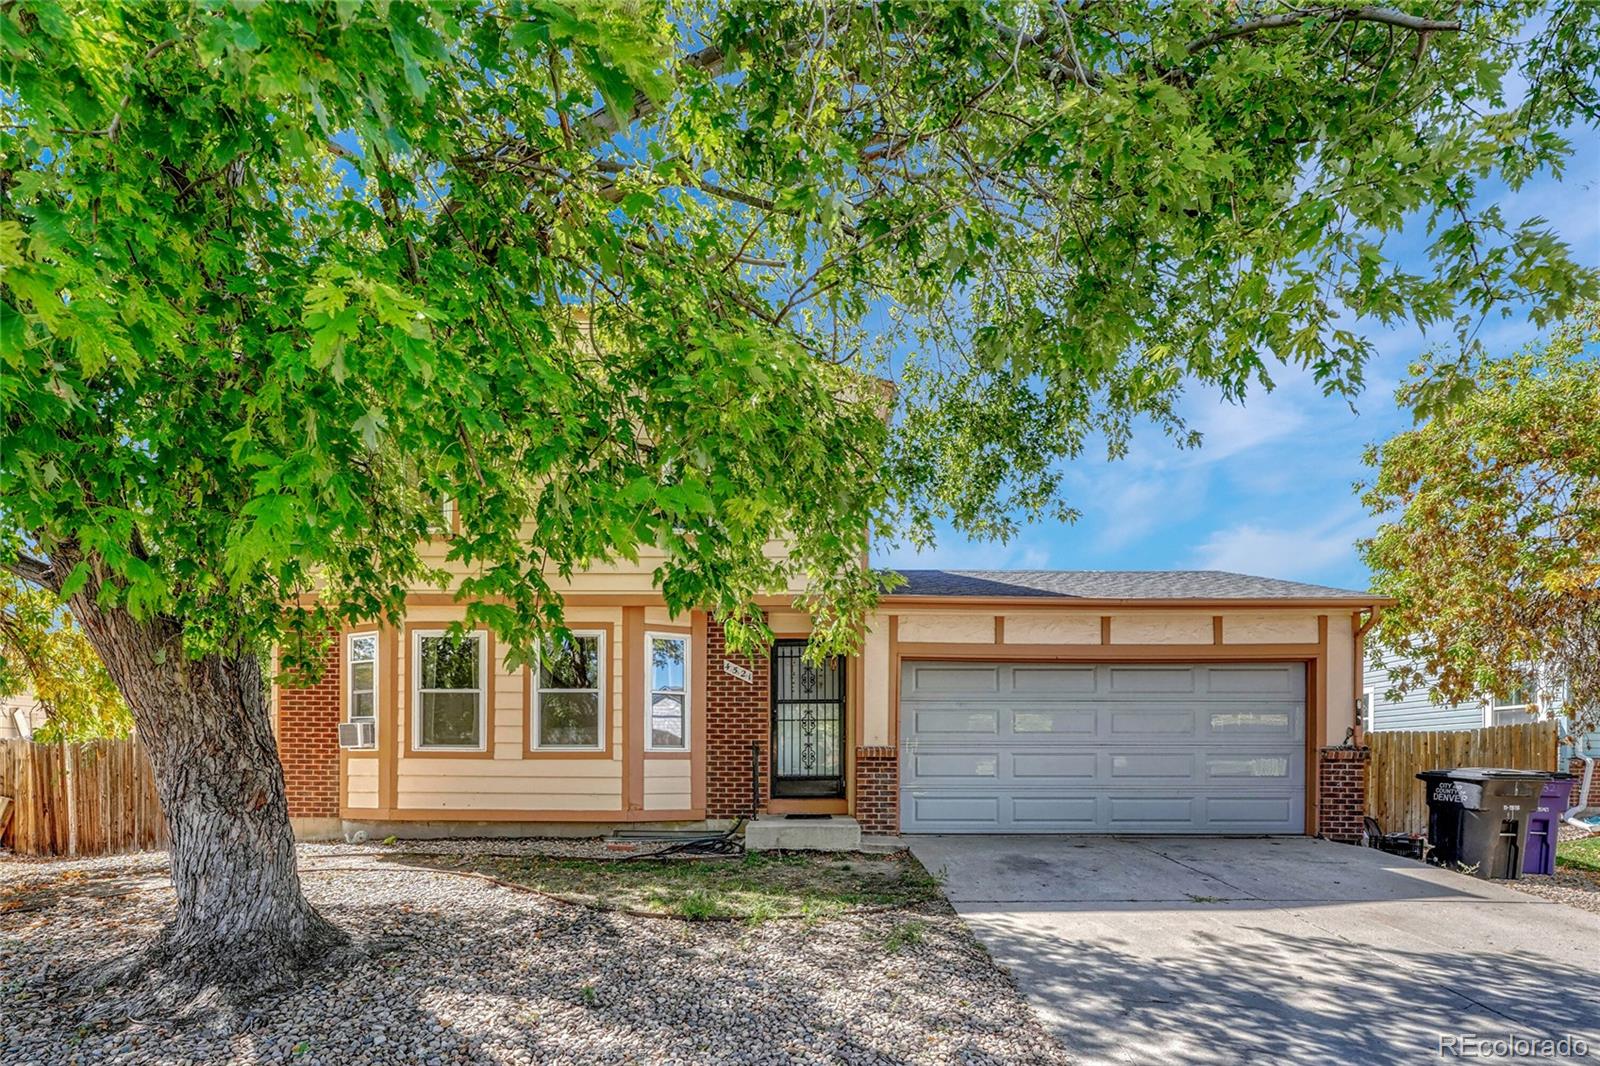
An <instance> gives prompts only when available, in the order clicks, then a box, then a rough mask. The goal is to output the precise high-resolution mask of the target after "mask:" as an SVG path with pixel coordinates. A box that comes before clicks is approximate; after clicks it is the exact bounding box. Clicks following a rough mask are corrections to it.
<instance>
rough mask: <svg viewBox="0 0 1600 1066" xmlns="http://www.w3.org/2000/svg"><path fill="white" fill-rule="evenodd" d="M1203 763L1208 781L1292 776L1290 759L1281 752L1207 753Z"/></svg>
mask: <svg viewBox="0 0 1600 1066" xmlns="http://www.w3.org/2000/svg"><path fill="white" fill-rule="evenodd" d="M1204 765H1205V778H1206V779H1207V780H1208V781H1237V780H1239V779H1240V778H1245V779H1248V780H1255V781H1260V780H1263V779H1267V780H1272V779H1276V780H1279V781H1288V780H1290V778H1291V777H1292V776H1293V774H1292V763H1291V760H1290V759H1289V757H1288V756H1287V755H1284V754H1281V753H1280V754H1269V753H1258V754H1250V753H1247V752H1231V753H1228V754H1216V753H1207V754H1206V756H1205V759H1204Z"/></svg>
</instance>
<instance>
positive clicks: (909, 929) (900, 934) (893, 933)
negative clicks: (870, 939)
mask: <svg viewBox="0 0 1600 1066" xmlns="http://www.w3.org/2000/svg"><path fill="white" fill-rule="evenodd" d="M926 929H927V923H926V922H923V921H922V920H921V919H920V918H912V919H911V920H909V921H904V922H896V923H895V925H894V928H893V929H891V930H889V935H888V936H886V937H884V938H883V950H884V951H887V952H888V953H889V954H891V955H894V954H898V953H899V952H900V951H901V950H902V949H904V948H914V947H916V946H917V945H918V944H920V943H922V934H923V932H924V931H925V930H926Z"/></svg>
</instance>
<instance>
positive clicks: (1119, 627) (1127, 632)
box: [1111, 613, 1213, 644]
mask: <svg viewBox="0 0 1600 1066" xmlns="http://www.w3.org/2000/svg"><path fill="white" fill-rule="evenodd" d="M1212 637H1213V634H1212V630H1211V615H1210V614H1143V613H1141V614H1114V615H1112V616H1111V643H1113V644H1210V643H1211V641H1212Z"/></svg>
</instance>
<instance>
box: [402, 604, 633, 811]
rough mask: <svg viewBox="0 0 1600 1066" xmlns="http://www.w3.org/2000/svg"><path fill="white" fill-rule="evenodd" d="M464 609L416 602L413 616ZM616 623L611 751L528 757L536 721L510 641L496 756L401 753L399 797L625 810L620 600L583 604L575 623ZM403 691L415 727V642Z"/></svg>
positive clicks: (440, 621)
mask: <svg viewBox="0 0 1600 1066" xmlns="http://www.w3.org/2000/svg"><path fill="white" fill-rule="evenodd" d="M461 616H462V610H461V608H459V607H454V606H434V607H414V608H412V609H411V611H410V612H409V613H408V615H407V618H406V620H407V622H411V623H419V624H423V625H445V624H448V623H449V622H451V621H455V620H457V619H459V618H461ZM603 623H609V624H610V625H611V626H612V629H611V631H610V633H609V634H608V638H607V641H606V692H607V695H606V728H607V731H608V732H609V733H610V734H611V740H612V755H611V758H609V759H605V758H594V757H580V758H571V759H565V758H560V757H539V758H524V755H523V750H524V744H525V741H526V737H527V729H528V722H527V720H526V715H525V714H524V693H523V689H524V684H525V679H527V676H528V675H527V672H526V671H524V670H523V669H522V668H521V667H518V668H516V669H514V670H509V671H508V670H507V669H506V668H505V664H504V654H503V651H504V649H502V648H500V647H499V646H497V647H496V661H495V663H494V664H493V671H494V699H493V703H492V705H491V712H492V713H491V715H490V726H491V728H490V735H491V736H492V738H493V751H494V758H492V759H481V758H480V759H461V758H435V757H430V756H428V755H422V754H419V755H406V754H405V751H404V746H403V745H402V746H401V751H399V752H398V753H397V761H396V770H395V772H396V801H397V803H398V804H399V806H400V808H401V809H402V810H427V809H439V810H480V809H481V810H494V809H505V810H540V809H549V810H570V811H596V810H600V811H620V810H621V808H622V728H623V721H622V710H621V704H622V662H623V655H624V649H623V647H622V639H621V633H622V611H621V610H620V609H617V608H575V609H573V610H571V611H569V612H568V615H567V625H568V626H569V627H570V628H572V629H574V630H583V629H585V628H591V627H595V626H599V625H601V624H603ZM401 651H402V654H403V655H404V656H406V661H405V663H404V667H403V673H402V677H403V684H402V686H401V690H400V692H399V694H398V695H399V704H400V707H399V709H400V720H401V722H402V725H403V728H405V729H407V730H409V729H410V728H411V725H412V723H411V683H412V675H411V663H410V658H409V657H410V654H411V648H410V646H409V642H408V643H407V645H406V646H405V647H403V648H402V649H401Z"/></svg>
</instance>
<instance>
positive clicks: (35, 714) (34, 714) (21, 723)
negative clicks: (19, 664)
mask: <svg viewBox="0 0 1600 1066" xmlns="http://www.w3.org/2000/svg"><path fill="white" fill-rule="evenodd" d="M44 720H45V709H44V704H42V703H40V702H39V699H38V697H37V696H35V695H34V694H33V689H31V688H29V689H24V690H23V691H21V692H19V693H17V694H16V695H14V696H0V740H27V739H29V738H30V737H32V736H33V731H34V730H35V729H38V728H39V727H40V726H42V725H44Z"/></svg>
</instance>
